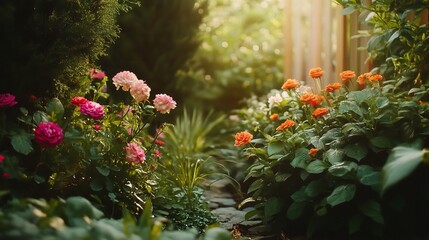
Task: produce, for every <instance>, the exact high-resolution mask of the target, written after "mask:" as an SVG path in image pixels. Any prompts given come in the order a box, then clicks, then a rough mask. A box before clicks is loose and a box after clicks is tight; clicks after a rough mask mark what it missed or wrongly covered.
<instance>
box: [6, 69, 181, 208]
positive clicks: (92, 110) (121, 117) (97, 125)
mask: <svg viewBox="0 0 429 240" xmlns="http://www.w3.org/2000/svg"><path fill="white" fill-rule="evenodd" d="M89 77H90V78H91V81H92V85H91V87H90V88H89V89H88V92H87V94H86V95H85V96H75V97H73V98H72V99H71V100H70V102H69V103H65V104H64V105H63V103H61V102H60V101H59V100H58V99H53V100H52V101H51V102H49V103H48V104H47V106H46V107H44V108H43V109H40V110H36V111H35V112H34V113H30V112H29V111H28V110H27V109H24V108H22V107H21V108H19V109H18V107H19V104H18V105H16V104H17V103H16V102H15V101H14V96H13V95H11V94H2V95H0V99H1V104H2V105H1V106H5V107H8V108H14V110H19V111H20V112H21V116H20V117H19V118H18V120H19V121H18V122H17V121H15V120H13V119H8V118H7V116H6V112H0V115H1V117H2V119H3V120H4V121H2V124H3V125H2V126H1V134H0V136H1V138H0V144H1V145H0V146H1V148H0V153H1V154H2V155H1V156H2V160H1V161H2V163H1V164H0V172H1V173H2V174H3V175H7V176H8V179H7V181H6V180H5V181H3V180H2V182H1V184H0V187H1V189H2V190H6V191H8V192H9V193H10V196H11V197H14V196H17V197H44V198H48V197H51V196H60V197H67V196H72V195H79V196H83V197H86V198H89V199H91V200H92V201H93V202H94V203H95V204H97V205H99V207H101V208H103V210H104V211H105V212H106V213H109V215H116V214H120V213H121V208H127V209H128V210H129V211H131V212H132V213H138V212H139V211H141V209H142V206H143V205H144V202H145V199H148V198H151V197H153V196H154V193H155V190H156V188H157V179H158V177H157V171H156V169H157V162H158V160H159V159H160V158H161V155H162V154H161V151H162V150H161V146H162V144H161V140H160V136H161V135H162V131H163V129H164V125H161V126H159V129H158V131H157V132H156V133H155V134H154V135H151V134H149V127H150V125H151V121H152V120H153V119H154V118H155V117H156V114H157V109H159V112H160V113H162V114H165V113H168V112H169V111H170V110H171V109H173V108H174V107H175V106H176V102H175V101H174V100H173V99H172V98H171V97H169V96H168V95H165V94H163V95H162V96H163V98H164V99H167V100H168V101H161V103H159V100H156V101H154V102H156V105H159V106H161V107H159V106H158V108H157V107H154V106H152V105H151V104H150V100H149V97H150V95H149V93H150V88H149V86H147V85H146V84H145V83H144V81H143V80H138V78H137V77H136V76H135V74H133V73H132V72H128V71H124V72H120V73H118V74H117V75H115V77H114V78H113V82H114V84H115V85H116V86H117V88H118V89H119V88H122V90H124V91H130V97H129V99H125V100H124V101H123V102H119V103H110V104H109V105H102V104H101V102H107V101H106V100H107V98H108V97H109V95H108V94H107V93H106V82H107V81H108V79H107V77H106V76H105V74H104V72H102V71H99V70H95V69H92V70H91V71H90V73H89ZM155 99H158V98H155ZM0 110H1V111H3V109H0ZM12 110H13V109H12ZM8 140H10V141H8ZM33 140H34V142H35V143H37V144H33ZM24 186H25V187H24ZM24 189H25V190H26V191H23V190H24ZM115 206H119V207H120V208H115Z"/></svg>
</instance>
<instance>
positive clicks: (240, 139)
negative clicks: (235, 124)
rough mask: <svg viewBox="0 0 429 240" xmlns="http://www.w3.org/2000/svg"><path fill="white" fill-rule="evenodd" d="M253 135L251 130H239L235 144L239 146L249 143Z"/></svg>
mask: <svg viewBox="0 0 429 240" xmlns="http://www.w3.org/2000/svg"><path fill="white" fill-rule="evenodd" d="M252 139H253V135H252V134H250V133H249V132H246V131H244V132H238V133H236V134H235V144H234V146H236V147H239V146H243V145H246V144H248V143H249V142H250V141H252Z"/></svg>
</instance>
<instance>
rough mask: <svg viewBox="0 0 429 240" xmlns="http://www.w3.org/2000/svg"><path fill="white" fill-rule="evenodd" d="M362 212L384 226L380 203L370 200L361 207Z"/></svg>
mask: <svg viewBox="0 0 429 240" xmlns="http://www.w3.org/2000/svg"><path fill="white" fill-rule="evenodd" d="M359 209H360V211H361V212H362V213H363V214H365V215H366V216H368V217H370V218H371V219H372V220H373V221H374V222H376V223H380V224H383V223H384V218H383V215H382V212H381V206H380V203H378V202H376V201H375V200H368V201H366V202H365V203H363V204H362V205H360V206H359Z"/></svg>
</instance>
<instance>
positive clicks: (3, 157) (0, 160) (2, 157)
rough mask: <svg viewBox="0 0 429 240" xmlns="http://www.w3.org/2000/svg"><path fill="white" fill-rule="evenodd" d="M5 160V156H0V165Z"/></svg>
mask: <svg viewBox="0 0 429 240" xmlns="http://www.w3.org/2000/svg"><path fill="white" fill-rule="evenodd" d="M5 158H6V157H5V156H3V155H1V154H0V163H2V162H3V160H4V159H5Z"/></svg>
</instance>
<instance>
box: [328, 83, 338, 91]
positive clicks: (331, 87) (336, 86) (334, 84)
mask: <svg viewBox="0 0 429 240" xmlns="http://www.w3.org/2000/svg"><path fill="white" fill-rule="evenodd" d="M339 88H341V83H337V82H336V83H333V84H328V85H327V86H326V89H325V91H326V92H333V91H335V90H337V89H339Z"/></svg>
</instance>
